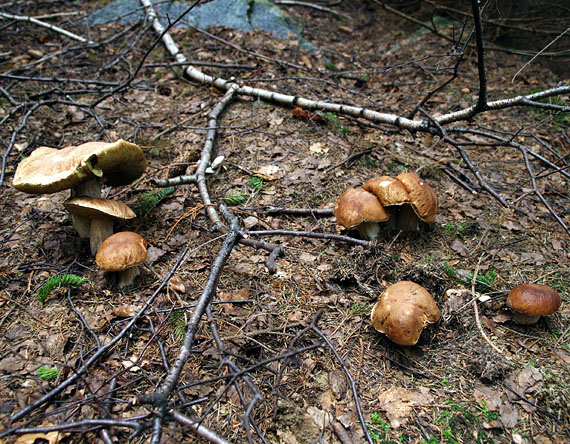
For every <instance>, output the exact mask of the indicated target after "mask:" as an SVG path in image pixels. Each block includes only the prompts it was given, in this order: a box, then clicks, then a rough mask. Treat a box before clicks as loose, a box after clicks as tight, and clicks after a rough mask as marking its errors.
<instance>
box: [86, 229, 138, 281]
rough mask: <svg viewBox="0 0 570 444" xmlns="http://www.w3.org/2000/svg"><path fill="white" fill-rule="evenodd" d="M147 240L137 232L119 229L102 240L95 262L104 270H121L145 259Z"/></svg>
mask: <svg viewBox="0 0 570 444" xmlns="http://www.w3.org/2000/svg"><path fill="white" fill-rule="evenodd" d="M146 246H147V242H146V241H145V240H144V239H143V238H142V236H140V235H139V234H137V233H134V232H132V231H121V232H119V233H115V234H113V235H112V236H109V237H108V238H107V239H105V240H104V241H103V243H102V244H101V246H100V247H99V250H98V251H97V255H96V256H95V262H96V263H97V265H98V266H99V268H101V269H103V270H106V271H123V270H126V269H127V268H130V267H134V266H135V265H139V264H142V263H143V262H144V261H145V260H146V256H147V250H146Z"/></svg>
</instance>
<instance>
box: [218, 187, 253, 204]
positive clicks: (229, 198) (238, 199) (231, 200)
mask: <svg viewBox="0 0 570 444" xmlns="http://www.w3.org/2000/svg"><path fill="white" fill-rule="evenodd" d="M247 198H248V194H247V193H244V192H243V191H237V190H234V191H230V192H228V193H227V194H226V197H224V201H225V202H226V203H227V204H228V205H240V204H242V203H244V202H245V201H246V200H247Z"/></svg>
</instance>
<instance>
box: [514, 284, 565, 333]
mask: <svg viewBox="0 0 570 444" xmlns="http://www.w3.org/2000/svg"><path fill="white" fill-rule="evenodd" d="M560 303H561V301H560V295H559V294H558V292H557V291H556V290H554V289H553V288H551V287H549V286H548V285H542V284H522V285H517V286H516V287H515V288H513V289H512V290H511V291H510V293H509V296H508V297H507V305H508V306H509V307H510V308H511V310H512V312H513V319H514V320H515V322H518V323H519V324H524V325H530V324H535V323H536V322H537V321H538V320H539V318H540V317H541V316H548V315H551V314H553V313H554V312H555V311H556V310H558V308H559V307H560Z"/></svg>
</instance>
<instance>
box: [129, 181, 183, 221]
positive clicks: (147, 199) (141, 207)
mask: <svg viewBox="0 0 570 444" xmlns="http://www.w3.org/2000/svg"><path fill="white" fill-rule="evenodd" d="M174 190H175V188H174V187H166V188H162V189H160V190H154V191H149V192H148V193H145V194H143V195H142V196H140V197H139V198H138V199H137V203H136V206H135V213H136V214H137V216H138V217H145V216H146V215H147V214H148V213H149V212H150V211H151V210H152V209H154V207H156V206H157V205H158V203H159V202H160V201H161V200H162V199H164V198H165V197H166V196H168V195H170V194H172V193H174Z"/></svg>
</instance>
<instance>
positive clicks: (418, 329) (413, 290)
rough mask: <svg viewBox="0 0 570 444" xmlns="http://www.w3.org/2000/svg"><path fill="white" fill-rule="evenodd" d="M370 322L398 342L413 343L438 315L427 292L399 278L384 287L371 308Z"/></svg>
mask: <svg viewBox="0 0 570 444" xmlns="http://www.w3.org/2000/svg"><path fill="white" fill-rule="evenodd" d="M370 317H371V320H372V325H373V326H374V328H375V329H376V330H378V331H379V332H381V333H384V334H385V335H386V336H388V338H390V340H391V341H392V342H395V343H396V344H399V345H415V344H416V343H417V342H418V339H419V338H420V334H421V333H422V331H423V329H424V328H425V327H426V326H427V324H433V323H434V322H437V321H439V319H440V318H441V312H440V310H439V308H438V307H437V304H436V303H435V301H434V299H433V297H432V296H431V295H430V294H429V293H428V291H427V290H426V289H425V288H424V287H422V286H421V285H418V284H416V283H414V282H410V281H400V282H397V283H395V284H394V285H391V286H390V287H388V288H386V290H384V292H383V293H382V295H381V296H380V299H379V300H378V302H376V304H375V305H374V307H373V308H372V313H371V315H370Z"/></svg>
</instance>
